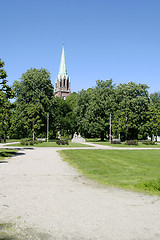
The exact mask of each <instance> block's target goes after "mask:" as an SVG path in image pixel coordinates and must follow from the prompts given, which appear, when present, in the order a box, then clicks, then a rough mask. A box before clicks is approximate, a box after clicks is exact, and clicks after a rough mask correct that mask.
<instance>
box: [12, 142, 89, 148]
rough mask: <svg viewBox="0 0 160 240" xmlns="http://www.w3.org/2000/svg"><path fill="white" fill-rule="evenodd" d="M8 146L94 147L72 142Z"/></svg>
mask: <svg viewBox="0 0 160 240" xmlns="http://www.w3.org/2000/svg"><path fill="white" fill-rule="evenodd" d="M8 146H16V147H64V148H65V147H92V146H89V145H85V144H80V143H72V142H70V143H69V145H58V144H56V142H48V143H47V142H43V143H38V144H34V145H26V146H24V145H21V144H20V143H16V144H9V145H8Z"/></svg>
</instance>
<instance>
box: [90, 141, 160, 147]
mask: <svg viewBox="0 0 160 240" xmlns="http://www.w3.org/2000/svg"><path fill="white" fill-rule="evenodd" d="M92 143H94V144H99V145H103V146H111V147H133V148H135V147H138V148H160V144H155V145H146V144H143V143H141V142H139V143H138V145H137V146H135V145H126V144H125V142H122V143H121V144H111V143H109V142H92Z"/></svg>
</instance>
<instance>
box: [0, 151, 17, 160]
mask: <svg viewBox="0 0 160 240" xmlns="http://www.w3.org/2000/svg"><path fill="white" fill-rule="evenodd" d="M16 153H17V150H13V149H0V161H2V160H4V159H5V158H6V157H11V156H13V155H14V154H16Z"/></svg>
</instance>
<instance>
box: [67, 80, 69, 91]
mask: <svg viewBox="0 0 160 240" xmlns="http://www.w3.org/2000/svg"><path fill="white" fill-rule="evenodd" d="M68 89H69V81H68V80H67V90H68Z"/></svg>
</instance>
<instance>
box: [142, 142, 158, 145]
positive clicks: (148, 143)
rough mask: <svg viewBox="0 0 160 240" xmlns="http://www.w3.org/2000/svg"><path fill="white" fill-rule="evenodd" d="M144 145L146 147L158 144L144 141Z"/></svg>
mask: <svg viewBox="0 0 160 240" xmlns="http://www.w3.org/2000/svg"><path fill="white" fill-rule="evenodd" d="M143 144H145V145H156V143H155V142H152V141H143Z"/></svg>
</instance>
